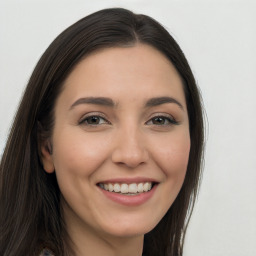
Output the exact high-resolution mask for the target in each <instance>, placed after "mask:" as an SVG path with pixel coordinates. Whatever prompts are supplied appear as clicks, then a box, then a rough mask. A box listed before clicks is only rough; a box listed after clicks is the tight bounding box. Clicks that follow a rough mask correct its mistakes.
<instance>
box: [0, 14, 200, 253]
mask: <svg viewBox="0 0 256 256" xmlns="http://www.w3.org/2000/svg"><path fill="white" fill-rule="evenodd" d="M202 151H203V119H202V108H201V102H200V96H199V93H198V89H197V87H196V84H195V80H194V77H193V74H192V72H191V70H190V68H189V65H188V63H187V61H186V59H185V57H184V55H183V53H182V51H181V50H180V48H179V46H178V45H177V43H176V42H175V41H174V39H173V38H172V37H171V36H170V35H169V34H168V32H167V31H166V30H165V29H164V28H163V27H162V26H161V25H160V24H159V23H157V22H156V21H155V20H153V19H152V18H150V17H148V16H145V15H136V14H133V13H132V12H130V11H128V10H125V9H106V10H102V11H99V12H96V13H94V14H91V15H89V16H87V17H85V18H84V19H82V20H80V21H78V22H77V23H75V24H74V25H72V26H71V27H69V28H68V29H66V30H65V31H64V32H63V33H61V34H60V35H59V36H58V37H57V38H56V39H55V40H54V41H53V43H52V44H51V45H50V46H49V48H48V49H47V50H46V52H45V53H44V54H43V56H42V57H41V59H40V60H39V62H38V64H37V66H36V68H35V70H34V72H33V74H32V76H31V78H30V81H29V83H28V86H27V88H26V91H25V93H24V96H23V99H22V101H21V104H20V107H19V110H18V112H17V115H16V118H15V121H14V124H13V127H12V130H11V132H10V135H9V139H8V142H7V145H6V148H5V151H4V154H3V157H2V161H1V250H0V252H1V255H4V256H7V255H8V256H12V255H13V256H14V255H15V256H17V255H76V256H78V255H106V256H108V255H123V256H124V255H154V256H155V255H171V256H174V255H182V249H183V242H184V237H185V233H186V228H187V224H188V221H189V218H190V215H191V212H192V209H193V205H194V201H195V197H196V195H197V191H198V185H199V180H200V170H201V162H202Z"/></svg>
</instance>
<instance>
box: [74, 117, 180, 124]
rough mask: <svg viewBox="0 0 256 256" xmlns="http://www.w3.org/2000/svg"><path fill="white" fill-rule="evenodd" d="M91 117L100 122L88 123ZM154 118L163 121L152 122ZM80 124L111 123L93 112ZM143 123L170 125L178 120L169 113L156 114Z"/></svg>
mask: <svg viewBox="0 0 256 256" xmlns="http://www.w3.org/2000/svg"><path fill="white" fill-rule="evenodd" d="M92 118H96V119H97V120H98V121H100V123H96V124H90V123H88V120H89V119H92ZM156 119H160V120H162V121H164V123H163V124H154V123H153V120H156ZM102 121H103V122H102ZM166 122H167V123H166ZM82 124H84V125H87V126H99V125H102V124H111V123H110V122H109V121H108V120H107V119H106V118H105V117H103V116H101V115H99V114H93V115H89V116H86V117H85V118H83V119H82V120H81V121H79V125H82ZM145 124H146V125H156V126H171V125H178V124H179V122H177V121H176V120H175V119H174V118H173V117H171V116H169V115H168V116H164V115H157V116H154V117H152V118H151V119H150V120H149V121H147V122H146V123H145Z"/></svg>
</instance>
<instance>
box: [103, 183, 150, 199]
mask: <svg viewBox="0 0 256 256" xmlns="http://www.w3.org/2000/svg"><path fill="white" fill-rule="evenodd" d="M99 187H101V188H102V189H104V190H106V191H109V192H114V193H119V194H125V195H131V196H132V195H138V194H140V193H144V192H148V191H150V190H151V189H152V187H153V184H152V182H140V183H131V184H127V183H114V184H113V183H99Z"/></svg>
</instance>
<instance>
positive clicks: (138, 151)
mask: <svg viewBox="0 0 256 256" xmlns="http://www.w3.org/2000/svg"><path fill="white" fill-rule="evenodd" d="M148 159H149V154H148V150H147V148H146V143H145V138H144V137H143V134H141V132H140V131H139V130H138V129H133V128H130V129H125V130H122V131H120V132H119V134H118V135H117V137H116V140H115V147H114V150H113V152H112V162H114V163H115V164H119V165H123V166H126V167H128V168H136V167H138V166H139V165H142V164H145V163H146V162H147V161H148Z"/></svg>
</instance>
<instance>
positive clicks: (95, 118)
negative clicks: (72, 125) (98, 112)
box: [80, 116, 108, 125]
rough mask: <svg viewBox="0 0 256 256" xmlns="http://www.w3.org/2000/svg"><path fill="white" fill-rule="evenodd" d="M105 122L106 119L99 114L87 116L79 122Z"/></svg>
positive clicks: (91, 123)
mask: <svg viewBox="0 0 256 256" xmlns="http://www.w3.org/2000/svg"><path fill="white" fill-rule="evenodd" d="M107 123H108V121H107V120H106V119H105V118H103V117H101V116H88V117H86V118H84V119H83V120H82V121H81V122H80V124H85V125H101V124H107Z"/></svg>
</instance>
